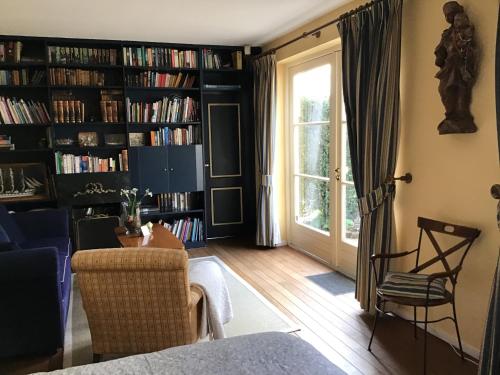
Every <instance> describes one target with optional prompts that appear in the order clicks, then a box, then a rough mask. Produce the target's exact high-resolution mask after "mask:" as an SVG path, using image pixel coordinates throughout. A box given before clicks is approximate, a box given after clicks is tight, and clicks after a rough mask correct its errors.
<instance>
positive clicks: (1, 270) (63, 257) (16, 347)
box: [0, 205, 71, 358]
mask: <svg viewBox="0 0 500 375" xmlns="http://www.w3.org/2000/svg"><path fill="white" fill-rule="evenodd" d="M70 292H71V240H70V237H69V220H68V213H67V211H66V210H61V209H49V210H41V211H30V212H22V213H15V214H9V213H8V211H7V210H6V208H5V207H4V206H2V205H0V301H1V302H0V358H11V357H18V356H31V355H54V354H56V353H62V349H63V347H64V330H65V326H66V317H67V314H68V306H69V300H70ZM61 357H62V356H61Z"/></svg>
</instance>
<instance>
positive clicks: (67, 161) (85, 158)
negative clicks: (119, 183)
mask: <svg viewBox="0 0 500 375" xmlns="http://www.w3.org/2000/svg"><path fill="white" fill-rule="evenodd" d="M126 151H127V150H123V151H122V152H121V154H120V155H118V163H117V161H116V158H100V157H98V156H91V155H73V154H63V153H61V152H60V151H58V152H56V153H55V160H56V174H73V173H96V172H116V171H127V170H128V154H127V152H126Z"/></svg>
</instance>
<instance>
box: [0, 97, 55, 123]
mask: <svg viewBox="0 0 500 375" xmlns="http://www.w3.org/2000/svg"><path fill="white" fill-rule="evenodd" d="M49 121H50V116H49V113H48V112H47V108H46V107H45V104H44V103H41V102H35V101H33V100H27V101H24V100H23V99H16V98H5V97H3V96H0V124H6V125H10V124H48V123H49Z"/></svg>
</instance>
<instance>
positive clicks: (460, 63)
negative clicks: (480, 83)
mask: <svg viewBox="0 0 500 375" xmlns="http://www.w3.org/2000/svg"><path fill="white" fill-rule="evenodd" d="M443 12H444V15H445V18H446V22H448V23H449V24H450V25H451V26H450V27H449V28H448V29H446V30H445V31H443V35H442V36H441V41H440V42H439V44H438V46H437V47H436V49H435V51H434V54H435V55H436V65H437V66H438V67H439V68H440V69H439V72H438V73H437V74H436V78H438V79H439V94H440V95H441V101H442V102H443V104H444V108H445V110H446V112H445V119H444V120H443V121H441V123H440V124H439V126H438V130H439V134H453V133H474V132H475V131H477V127H476V125H475V124H474V119H473V117H472V114H471V112H470V103H471V91H472V86H473V85H474V81H475V78H476V77H475V76H476V69H477V65H476V64H477V62H476V57H477V50H476V46H475V43H474V26H473V25H472V24H471V23H470V21H469V18H468V17H467V15H466V14H465V12H464V8H463V7H462V6H461V5H460V4H459V3H457V2H456V1H448V2H447V3H445V4H444V6H443Z"/></svg>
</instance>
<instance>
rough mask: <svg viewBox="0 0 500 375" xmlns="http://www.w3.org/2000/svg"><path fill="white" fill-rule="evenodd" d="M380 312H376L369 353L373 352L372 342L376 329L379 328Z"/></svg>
mask: <svg viewBox="0 0 500 375" xmlns="http://www.w3.org/2000/svg"><path fill="white" fill-rule="evenodd" d="M379 314H380V313H379V311H378V310H375V321H374V322H373V329H372V335H371V337H370V343H369V344H368V351H369V352H371V351H372V341H373V336H375V329H376V328H377V320H378V316H379Z"/></svg>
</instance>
